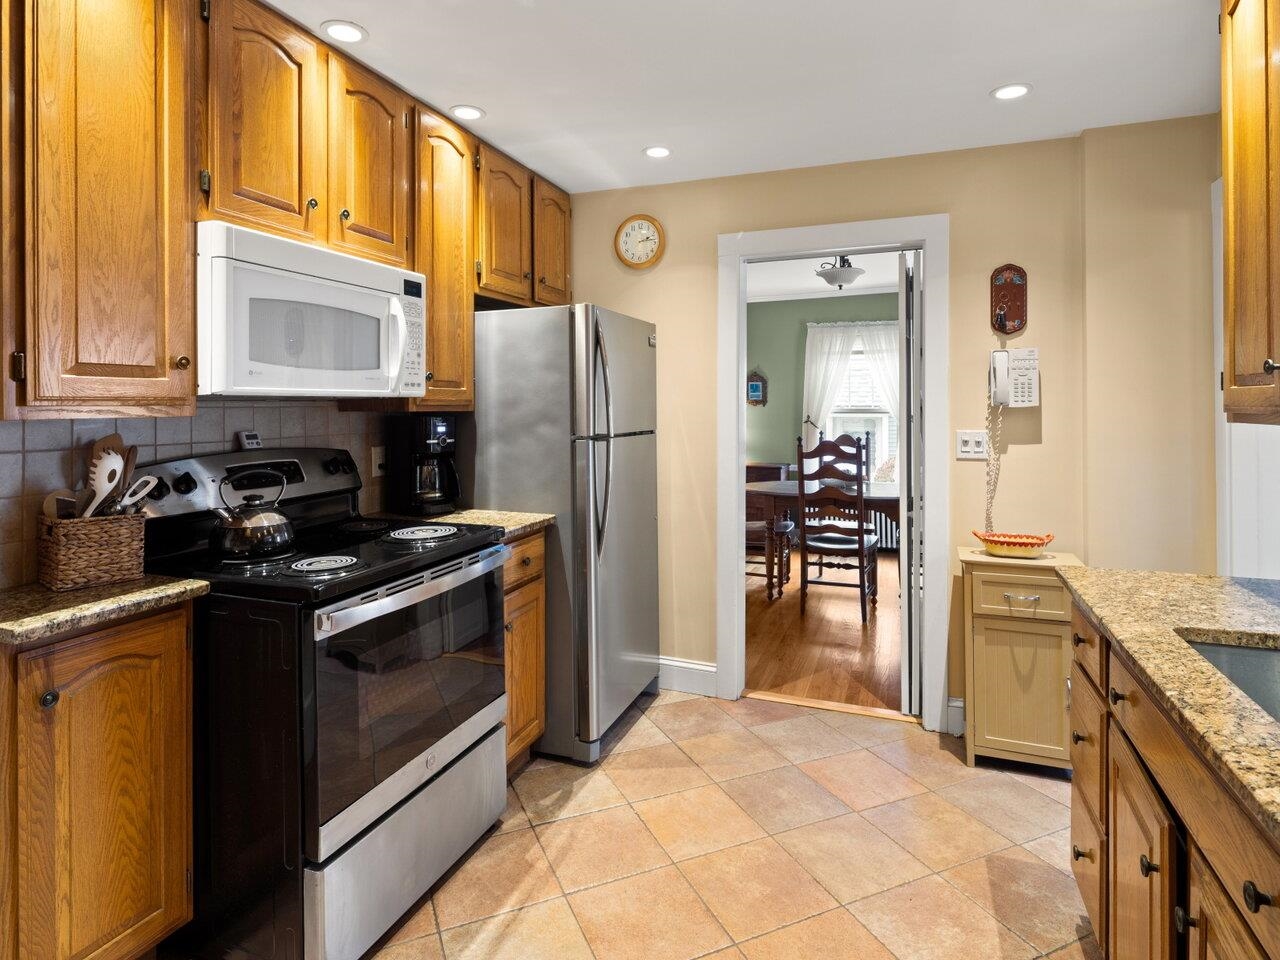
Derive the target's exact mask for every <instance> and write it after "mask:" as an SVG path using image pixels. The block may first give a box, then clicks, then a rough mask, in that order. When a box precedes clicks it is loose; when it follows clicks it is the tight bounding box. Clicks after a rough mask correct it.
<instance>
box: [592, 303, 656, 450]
mask: <svg viewBox="0 0 1280 960" xmlns="http://www.w3.org/2000/svg"><path fill="white" fill-rule="evenodd" d="M656 356H657V335H656V332H655V327H654V326H653V324H651V323H645V322H644V321H643V320H637V319H635V318H634V317H627V316H624V315H622V314H620V313H614V312H613V311H612V310H605V309H603V308H602V307H597V306H595V305H594V304H590V303H580V304H577V305H576V306H575V308H574V400H573V418H574V423H573V434H574V436H575V437H599V436H618V435H620V434H630V433H643V432H645V431H652V430H653V429H654V428H655V426H656V425H657V419H658V412H657V396H658V392H657V391H658V386H657V362H656V359H655V358H656Z"/></svg>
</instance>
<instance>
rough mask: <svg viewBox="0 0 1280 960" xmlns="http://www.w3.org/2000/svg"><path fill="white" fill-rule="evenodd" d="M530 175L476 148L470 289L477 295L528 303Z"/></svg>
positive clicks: (486, 148) (491, 151) (530, 288)
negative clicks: (473, 261) (476, 290)
mask: <svg viewBox="0 0 1280 960" xmlns="http://www.w3.org/2000/svg"><path fill="white" fill-rule="evenodd" d="M532 190H533V175H532V174H531V173H530V172H529V171H528V170H526V169H525V168H524V167H522V166H521V165H520V164H518V163H516V162H515V161H514V160H512V159H511V158H510V157H506V156H503V155H502V154H501V153H498V152H497V151H496V150H494V149H493V148H492V147H489V146H487V145H486V144H483V143H482V144H480V180H479V184H478V185H477V190H476V194H477V197H478V209H477V211H476V217H477V222H478V229H479V237H478V238H477V246H476V258H477V260H479V266H478V267H477V271H476V273H477V276H476V286H477V287H478V288H479V291H480V292H481V293H490V294H493V295H495V296H499V297H504V298H506V299H511V300H520V301H524V302H528V301H529V300H530V299H531V296H532V291H533V286H532V283H531V281H532V279H533V224H532V222H531V214H530V207H529V203H530V195H531V192H532Z"/></svg>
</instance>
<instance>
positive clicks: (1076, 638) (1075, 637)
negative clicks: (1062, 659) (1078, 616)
mask: <svg viewBox="0 0 1280 960" xmlns="http://www.w3.org/2000/svg"><path fill="white" fill-rule="evenodd" d="M1088 642H1089V641H1088V640H1086V639H1085V638H1084V637H1082V636H1080V634H1078V633H1073V634H1072V635H1071V645H1072V646H1073V647H1083V646H1084V645H1085V644H1086V643H1088Z"/></svg>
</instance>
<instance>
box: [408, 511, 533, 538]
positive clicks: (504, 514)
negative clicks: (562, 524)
mask: <svg viewBox="0 0 1280 960" xmlns="http://www.w3.org/2000/svg"><path fill="white" fill-rule="evenodd" d="M383 516H396V517H399V515H398V514H383ZM401 519H412V520H417V521H419V522H420V523H478V524H484V525H485V526H490V527H502V528H503V529H504V530H506V531H507V536H506V539H507V540H508V541H511V540H519V539H521V538H522V537H527V536H529V534H531V533H537V532H538V531H539V530H545V529H546V528H547V527H549V526H551V525H552V524H553V523H555V522H556V515H555V514H554V513H518V512H516V511H515V510H458V511H456V512H454V513H446V514H442V515H440V516H435V517H408V518H401Z"/></svg>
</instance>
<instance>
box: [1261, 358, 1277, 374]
mask: <svg viewBox="0 0 1280 960" xmlns="http://www.w3.org/2000/svg"><path fill="white" fill-rule="evenodd" d="M1277 370H1280V363H1276V362H1275V361H1274V360H1272V359H1271V358H1270V357H1267V359H1265V360H1263V361H1262V372H1263V373H1275V372H1276V371H1277Z"/></svg>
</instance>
